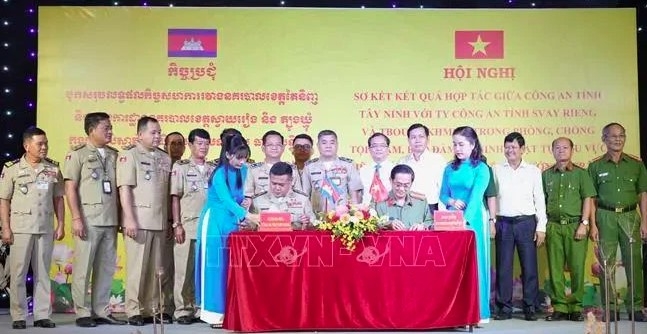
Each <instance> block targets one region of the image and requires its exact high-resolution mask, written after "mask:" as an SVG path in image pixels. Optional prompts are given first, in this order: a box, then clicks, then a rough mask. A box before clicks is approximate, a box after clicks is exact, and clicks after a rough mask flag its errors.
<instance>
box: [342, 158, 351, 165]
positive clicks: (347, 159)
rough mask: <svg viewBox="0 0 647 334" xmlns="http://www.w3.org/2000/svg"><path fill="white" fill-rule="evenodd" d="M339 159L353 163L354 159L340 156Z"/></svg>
mask: <svg viewBox="0 0 647 334" xmlns="http://www.w3.org/2000/svg"><path fill="white" fill-rule="evenodd" d="M339 160H341V161H344V162H348V163H351V164H352V163H353V159H351V158H346V157H339Z"/></svg>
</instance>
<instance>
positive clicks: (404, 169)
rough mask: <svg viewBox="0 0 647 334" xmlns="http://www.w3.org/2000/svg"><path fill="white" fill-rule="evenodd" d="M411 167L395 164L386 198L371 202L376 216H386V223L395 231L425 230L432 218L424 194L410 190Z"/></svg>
mask: <svg viewBox="0 0 647 334" xmlns="http://www.w3.org/2000/svg"><path fill="white" fill-rule="evenodd" d="M414 177H415V175H414V173H413V169H411V167H409V166H407V165H396V166H395V167H393V169H392V170H391V191H390V192H389V196H388V197H387V199H386V200H384V201H381V202H378V203H372V205H373V207H374V208H375V211H376V212H377V214H378V216H388V217H389V222H388V225H385V226H380V227H382V228H392V229H394V230H397V231H402V230H411V231H421V230H426V229H428V228H429V227H430V226H431V222H432V218H431V213H430V212H429V206H428V205H427V199H426V198H425V195H423V194H419V193H415V192H412V191H411V184H412V183H413V180H414Z"/></svg>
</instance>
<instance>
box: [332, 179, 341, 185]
mask: <svg viewBox="0 0 647 334" xmlns="http://www.w3.org/2000/svg"><path fill="white" fill-rule="evenodd" d="M330 181H331V182H332V183H333V184H334V185H336V186H341V178H339V177H331V178H330Z"/></svg>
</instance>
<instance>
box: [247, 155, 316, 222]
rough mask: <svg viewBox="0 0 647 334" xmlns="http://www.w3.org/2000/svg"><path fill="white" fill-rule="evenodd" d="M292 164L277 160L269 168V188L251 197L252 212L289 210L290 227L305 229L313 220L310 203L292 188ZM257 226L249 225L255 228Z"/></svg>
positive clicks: (304, 195) (303, 194)
mask: <svg viewBox="0 0 647 334" xmlns="http://www.w3.org/2000/svg"><path fill="white" fill-rule="evenodd" d="M292 181H293V179H292V166H290V164H288V163H285V162H282V161H280V162H277V163H275V164H274V165H272V168H270V182H269V183H270V184H269V190H268V191H264V192H261V193H259V194H257V195H255V196H254V198H253V199H252V201H253V205H252V210H254V211H256V212H254V213H261V212H262V211H273V212H289V213H290V216H291V217H292V227H293V228H294V229H295V230H305V229H307V228H308V227H309V226H312V223H313V222H314V220H315V215H314V212H313V211H312V205H311V204H310V199H308V196H307V195H306V194H305V193H303V192H301V191H299V190H296V189H293V188H292V183H293V182H292ZM256 227H257V226H249V228H253V229H256Z"/></svg>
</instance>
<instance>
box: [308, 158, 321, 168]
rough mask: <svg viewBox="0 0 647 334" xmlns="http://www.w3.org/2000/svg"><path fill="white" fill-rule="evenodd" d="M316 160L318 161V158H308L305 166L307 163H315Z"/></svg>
mask: <svg viewBox="0 0 647 334" xmlns="http://www.w3.org/2000/svg"><path fill="white" fill-rule="evenodd" d="M317 161H319V158H314V159H310V160H308V161H306V163H305V165H306V166H307V165H309V164H312V163H315V162H317Z"/></svg>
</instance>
